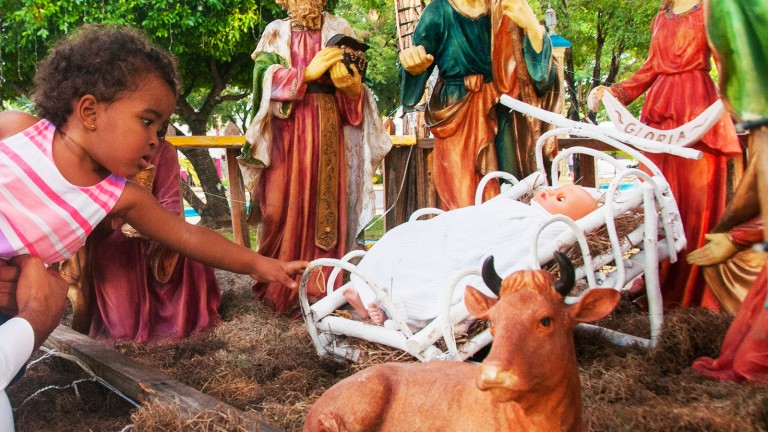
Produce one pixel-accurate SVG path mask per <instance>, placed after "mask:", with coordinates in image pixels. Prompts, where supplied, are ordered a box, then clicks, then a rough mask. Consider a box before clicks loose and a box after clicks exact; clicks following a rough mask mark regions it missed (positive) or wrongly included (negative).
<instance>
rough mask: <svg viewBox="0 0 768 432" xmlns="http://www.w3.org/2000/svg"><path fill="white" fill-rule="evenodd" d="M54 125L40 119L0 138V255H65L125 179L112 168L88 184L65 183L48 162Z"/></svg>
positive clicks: (53, 258)
mask: <svg viewBox="0 0 768 432" xmlns="http://www.w3.org/2000/svg"><path fill="white" fill-rule="evenodd" d="M55 130H56V127H55V126H54V125H53V124H52V123H50V122H49V121H47V120H40V121H39V122H38V123H37V124H35V125H34V126H32V127H30V128H28V129H26V130H24V131H22V132H20V133H18V134H16V135H14V136H11V137H9V138H6V139H5V140H3V141H0V258H3V259H7V258H11V257H13V256H16V255H22V254H30V255H33V256H37V257H40V258H41V259H42V260H43V261H45V263H46V264H51V263H54V262H57V261H61V260H64V259H67V258H69V257H70V256H71V255H72V254H73V253H75V252H77V250H78V249H79V248H80V247H82V246H83V244H84V243H85V238H86V237H87V236H88V235H89V234H90V233H91V232H92V231H93V228H94V227H95V226H96V225H97V224H98V223H99V222H100V221H101V220H102V219H104V217H105V216H106V215H107V214H108V213H109V212H110V211H111V210H112V208H113V207H114V206H115V204H116V203H117V200H118V199H119V198H120V195H121V194H122V192H123V189H124V187H125V181H126V180H125V179H124V178H122V177H119V176H117V175H115V174H111V175H110V176H109V177H107V178H106V179H104V180H103V181H101V182H100V183H98V184H95V185H93V186H87V187H80V186H75V185H73V184H71V183H69V182H68V181H67V180H66V179H65V178H64V177H63V176H62V175H61V173H60V172H59V170H58V168H56V165H55V164H54V162H53V156H52V153H51V147H52V143H53V135H54V132H55Z"/></svg>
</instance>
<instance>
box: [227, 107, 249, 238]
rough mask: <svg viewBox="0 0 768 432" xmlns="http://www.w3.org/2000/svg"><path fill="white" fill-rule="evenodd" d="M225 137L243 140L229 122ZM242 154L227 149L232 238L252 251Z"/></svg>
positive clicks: (238, 148) (236, 150)
mask: <svg viewBox="0 0 768 432" xmlns="http://www.w3.org/2000/svg"><path fill="white" fill-rule="evenodd" d="M224 135H225V136H226V137H227V138H242V135H241V133H240V129H239V128H238V127H237V126H235V124H234V123H232V122H231V121H230V122H227V126H226V127H225V128H224ZM239 153H240V147H237V148H227V174H228V177H229V208H230V209H231V211H232V238H233V239H234V240H235V243H237V244H239V245H240V246H245V247H247V248H249V249H250V247H251V236H250V234H249V231H248V224H247V222H246V218H247V216H248V215H247V214H246V212H245V185H244V184H243V175H242V174H241V173H240V167H239V166H238V163H237V155H238V154H239Z"/></svg>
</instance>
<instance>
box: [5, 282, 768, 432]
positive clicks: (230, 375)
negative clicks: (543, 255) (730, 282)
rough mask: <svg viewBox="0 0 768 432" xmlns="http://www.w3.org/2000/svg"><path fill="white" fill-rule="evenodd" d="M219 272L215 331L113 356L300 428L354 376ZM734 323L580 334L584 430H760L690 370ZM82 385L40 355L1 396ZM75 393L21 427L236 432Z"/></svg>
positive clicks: (671, 321) (99, 392)
mask: <svg viewBox="0 0 768 432" xmlns="http://www.w3.org/2000/svg"><path fill="white" fill-rule="evenodd" d="M218 276H219V278H220V282H221V284H222V287H223V289H224V290H225V294H224V298H223V301H222V304H223V311H222V316H223V319H224V322H223V323H222V325H221V326H220V327H218V328H217V329H215V330H213V331H211V332H207V333H205V334H200V335H197V336H194V337H191V338H188V339H186V340H184V341H182V342H180V343H175V344H173V343H172V344H162V345H156V346H151V347H146V346H141V345H136V344H132V343H119V344H117V346H116V348H117V349H118V350H119V351H121V352H123V353H124V354H126V355H128V356H130V357H132V358H134V359H136V360H138V361H140V362H142V363H144V364H147V365H150V366H153V367H157V368H160V369H162V370H164V371H165V372H166V373H168V374H169V375H171V376H173V377H174V378H175V379H177V380H179V381H181V382H184V383H186V384H188V385H191V386H193V387H196V388H198V389H201V390H202V391H204V392H206V393H209V394H211V395H213V396H215V397H217V398H219V399H221V400H222V401H225V402H227V403H229V404H231V405H233V406H235V407H237V408H240V409H243V410H245V411H252V412H254V413H256V414H257V415H258V416H260V417H261V419H262V420H263V421H266V422H269V423H272V424H275V425H278V426H280V427H283V428H285V429H286V430H287V431H296V430H300V428H301V424H302V421H303V418H304V416H305V415H306V413H307V411H308V410H309V408H310V406H311V405H312V403H313V402H314V401H315V400H316V399H317V398H318V397H319V396H320V394H322V392H323V391H324V390H325V389H327V388H328V387H330V386H331V385H333V383H335V382H336V381H338V380H340V379H341V378H343V377H346V376H348V375H350V374H351V373H353V372H354V368H353V367H351V366H349V365H343V364H339V363H336V362H334V361H328V360H325V361H324V360H321V359H318V358H317V356H316V354H315V351H314V348H313V347H312V345H311V342H310V341H309V337H308V336H307V334H306V329H305V328H304V325H303V323H302V322H298V321H290V320H288V319H286V318H284V317H282V316H276V315H274V314H272V313H269V312H267V311H265V310H264V309H263V308H262V307H261V306H260V305H259V304H258V303H256V302H255V301H253V300H252V298H251V292H250V282H248V280H247V279H246V278H239V277H237V276H233V275H230V274H228V273H224V272H220V273H218ZM730 320H731V319H730V318H729V317H727V316H724V315H721V314H715V313H710V312H707V311H704V310H699V309H686V310H675V311H670V312H669V313H668V315H667V316H666V327H665V332H664V334H663V335H662V337H661V340H660V343H659V346H658V348H657V349H655V350H652V351H647V350H643V349H640V348H621V347H616V346H613V345H611V344H609V343H607V342H605V341H603V340H601V339H600V338H598V337H596V336H593V335H581V334H577V336H576V339H577V340H576V344H577V355H578V360H579V370H580V375H581V379H582V393H583V397H584V420H585V423H586V426H587V430H590V431H740V432H741V431H745V432H749V431H766V430H768V386H765V385H751V386H749V385H736V384H731V383H720V382H715V381H710V380H707V379H704V378H702V377H700V376H699V375H697V374H695V373H694V372H693V371H692V370H691V369H690V368H689V365H690V363H691V362H692V361H693V359H695V358H696V357H699V356H702V355H710V356H712V355H717V353H718V350H719V346H720V344H721V343H722V338H723V336H724V334H725V331H726V330H727V328H728V326H729V324H730ZM603 324H605V325H607V326H610V327H612V328H617V329H621V330H623V331H628V332H634V334H640V335H642V334H643V332H646V333H647V331H648V330H647V329H648V318H647V315H646V313H645V312H643V311H639V310H637V308H636V306H635V305H633V304H632V303H630V302H629V301H628V300H622V302H621V303H620V306H619V308H618V309H617V311H616V312H614V313H613V314H611V315H610V316H609V317H607V318H606V319H605V320H604V322H603ZM372 351H373V348H372V349H371V352H372ZM374 361H375V360H371V362H374ZM85 377H87V376H86V375H85V373H82V372H80V370H79V369H78V368H77V367H76V366H74V365H73V364H72V363H70V362H68V361H65V360H57V359H46V360H44V361H43V362H41V363H39V364H37V365H35V366H33V367H32V368H31V370H30V371H29V372H28V373H27V375H26V376H25V379H24V381H22V382H21V383H19V384H17V385H15V386H14V387H12V388H11V389H9V395H10V396H11V402H12V404H13V406H14V407H19V405H20V404H21V401H22V400H24V399H25V398H26V397H27V396H29V395H30V394H32V393H34V392H35V391H37V390H38V389H40V388H41V387H44V386H46V385H50V384H62V385H66V384H69V383H71V382H72V381H73V380H75V379H78V378H85ZM78 390H79V396H78V395H76V394H75V393H74V392H73V391H72V390H71V389H67V390H51V391H48V392H44V393H41V394H40V395H38V396H36V397H35V398H33V399H31V400H30V401H29V402H26V403H25V404H23V405H21V406H20V407H19V408H18V409H17V411H16V413H15V414H16V417H17V430H19V431H20V432H24V431H84V430H93V431H120V430H122V429H123V428H124V427H125V426H126V425H128V424H133V427H132V429H130V430H133V431H177V430H185V431H187V430H188V431H193V430H194V431H238V430H242V429H241V426H240V425H239V424H238V423H237V420H236V419H231V418H226V417H225V416H223V415H221V414H220V413H216V412H202V413H195V414H194V415H193V416H189V415H181V414H180V413H179V412H178V410H176V408H175V407H173V406H169V405H163V404H150V405H146V406H144V407H142V408H141V409H138V410H132V407H131V406H130V405H128V404H127V403H125V402H123V401H122V400H121V399H120V398H119V397H118V396H116V395H114V394H113V393H111V392H109V391H108V390H105V389H103V388H102V387H101V386H99V385H98V384H93V383H83V384H79V385H78Z"/></svg>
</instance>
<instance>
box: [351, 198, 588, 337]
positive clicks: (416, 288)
mask: <svg viewBox="0 0 768 432" xmlns="http://www.w3.org/2000/svg"><path fill="white" fill-rule="evenodd" d="M597 207H598V204H597V201H596V199H595V198H594V197H593V196H592V195H591V194H590V193H589V192H588V191H587V190H586V189H584V188H582V187H581V186H577V185H573V184H568V185H564V186H560V187H558V188H553V189H547V190H546V191H543V192H539V193H537V194H536V195H534V197H533V199H532V200H531V202H530V204H524V203H522V202H519V201H516V200H512V199H508V198H504V197H497V198H494V199H491V200H489V201H487V202H485V203H483V204H481V205H477V206H470V207H463V208H459V209H456V210H451V211H448V212H445V213H442V214H440V215H438V216H436V217H434V218H432V219H427V220H417V221H412V222H407V223H404V224H402V225H400V226H398V227H396V228H395V229H393V230H391V231H389V232H387V233H386V234H385V235H384V236H383V237H382V238H381V239H380V240H379V241H378V242H377V243H376V244H375V245H374V246H373V247H372V248H371V250H370V251H368V253H367V254H366V255H365V256H364V257H363V259H362V260H361V261H360V263H359V264H358V268H359V269H360V270H361V271H362V272H363V273H365V274H366V275H368V276H369V277H370V278H371V279H372V280H373V281H374V282H375V283H376V284H377V285H378V286H379V287H381V288H382V289H383V290H384V291H385V292H386V293H387V295H388V296H389V297H390V300H391V301H392V303H393V304H394V307H395V308H397V309H398V311H397V312H398V313H399V316H401V317H405V318H406V322H407V323H408V325H409V326H412V327H414V328H421V327H423V326H424V325H426V324H427V323H428V322H430V321H431V320H433V319H434V318H435V317H437V315H438V314H439V312H440V307H441V299H442V297H443V295H444V294H443V293H444V292H445V290H447V289H450V288H451V284H452V282H453V281H454V279H455V278H456V276H457V275H458V274H459V273H461V272H463V271H465V270H467V269H471V268H478V269H479V268H480V266H481V265H482V262H483V260H484V259H485V258H486V257H488V256H489V255H493V256H494V259H495V264H496V268H497V269H503V271H501V272H500V275H501V277H502V278H503V277H506V275H508V274H509V273H512V272H513V271H514V270H518V269H520V268H522V267H524V266H525V264H526V262H525V259H526V257H527V256H528V255H529V250H530V244H531V236H532V235H534V234H535V231H536V228H537V227H538V226H539V224H540V223H541V222H543V221H545V220H546V219H548V218H549V217H551V216H552V215H556V214H559V215H565V216H568V217H570V218H571V219H574V220H576V219H580V218H582V217H584V216H586V215H587V214H589V213H591V212H592V211H593V210H595V209H597ZM564 229H566V228H565V225H564V224H562V223H554V224H552V225H550V226H548V227H547V228H545V229H544V231H543V232H542V233H541V235H540V237H539V240H538V242H539V245H540V246H541V245H544V244H547V242H549V241H552V240H553V239H555V238H556V237H557V236H558V235H560V234H561V233H562V232H563V231H564ZM466 285H472V286H474V287H476V288H478V289H481V290H485V291H487V292H486V294H487V295H491V293H490V290H488V289H487V288H485V284H483V283H482V279H481V277H480V276H471V277H467V278H464V279H463V280H462V282H461V284H460V287H461V289H456V290H454V293H453V296H452V297H453V298H452V301H453V302H454V303H457V302H458V301H461V300H462V298H463V294H464V289H463V288H464V287H466ZM342 289H343V290H344V296H345V297H346V299H347V301H348V302H349V304H350V305H351V306H352V307H353V308H354V310H355V311H356V312H357V313H358V314H359V315H360V317H361V318H362V319H364V320H365V319H370V320H371V321H373V322H374V323H377V324H382V323H384V321H386V320H387V311H385V310H383V309H382V308H381V307H380V305H379V304H378V303H377V302H376V296H375V294H374V292H373V290H372V289H371V288H370V287H369V286H368V285H367V284H366V283H365V282H363V280H362V279H361V278H360V277H358V276H357V275H355V274H353V275H352V276H351V283H350V284H348V285H346V286H345V287H344V288H342Z"/></svg>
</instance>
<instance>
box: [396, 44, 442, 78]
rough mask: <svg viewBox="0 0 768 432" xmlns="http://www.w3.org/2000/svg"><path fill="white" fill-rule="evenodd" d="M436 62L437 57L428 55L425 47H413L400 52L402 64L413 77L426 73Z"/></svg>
mask: <svg viewBox="0 0 768 432" xmlns="http://www.w3.org/2000/svg"><path fill="white" fill-rule="evenodd" d="M434 61H435V57H434V56H433V55H432V54H427V50H426V49H424V45H416V46H413V45H412V46H410V47H408V48H406V49H404V50H402V51H400V64H402V65H403V69H405V70H406V71H408V73H410V74H411V75H418V74H420V73H422V72H424V71H425V70H427V68H428V67H430V66H431V65H432V62H434Z"/></svg>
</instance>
